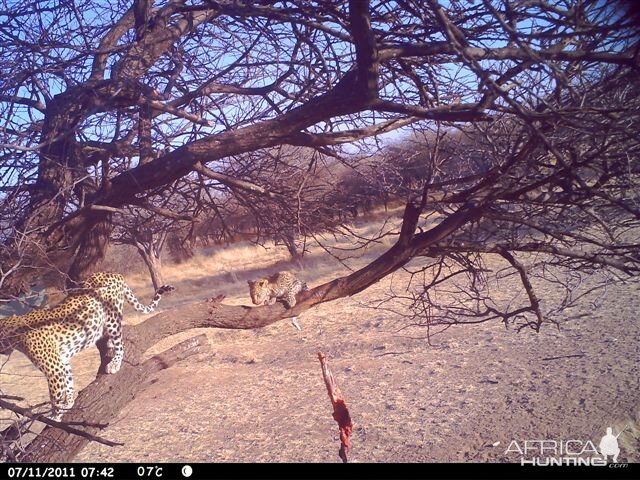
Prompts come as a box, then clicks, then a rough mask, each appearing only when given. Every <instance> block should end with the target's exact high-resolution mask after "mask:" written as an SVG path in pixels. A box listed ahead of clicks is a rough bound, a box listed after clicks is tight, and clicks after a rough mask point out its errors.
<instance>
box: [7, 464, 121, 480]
mask: <svg viewBox="0 0 640 480" xmlns="http://www.w3.org/2000/svg"><path fill="white" fill-rule="evenodd" d="M7 477H8V478H115V469H114V468H113V467H45V466H41V467H9V468H8V469H7Z"/></svg>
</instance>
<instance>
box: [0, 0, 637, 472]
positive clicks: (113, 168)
mask: <svg viewBox="0 0 640 480" xmlns="http://www.w3.org/2000/svg"><path fill="white" fill-rule="evenodd" d="M445 5H446V6H445ZM445 5H441V4H440V3H439V2H438V1H437V0H427V1H413V0H372V1H364V0H363V1H358V0H351V1H343V2H334V1H320V0H318V1H315V2H307V1H301V0H300V1H298V0H283V1H280V2H272V1H258V0H256V1H253V2H244V3H238V2H214V1H206V0H193V1H184V0H169V1H165V2H158V3H157V4H155V3H154V2H151V1H148V0H147V1H144V0H142V1H141V0H138V1H134V2H132V4H124V3H122V2H120V3H118V2H116V3H108V4H97V5H96V3H95V2H88V1H87V2H84V1H68V0H61V1H59V2H50V3H49V2H29V1H27V2H20V3H15V4H11V5H10V9H8V10H6V11H4V12H2V17H0V35H2V42H1V45H2V46H1V47H0V48H1V53H0V64H1V65H2V68H3V71H11V72H12V75H11V76H4V77H3V78H2V80H1V83H0V108H1V109H2V110H1V111H2V118H3V128H2V131H1V132H0V135H2V138H3V139H2V145H1V148H2V153H1V155H2V157H1V158H2V165H1V167H0V168H2V185H0V188H1V189H2V190H1V195H2V196H1V197H0V201H1V202H2V205H1V208H0V229H1V234H2V255H1V257H0V267H1V269H2V270H1V271H0V274H1V277H0V281H1V282H2V283H1V284H0V286H1V288H2V293H3V294H5V295H7V296H8V295H14V294H16V293H17V292H19V291H21V290H23V289H25V288H27V287H28V285H29V283H30V282H31V280H32V279H33V278H35V277H36V276H40V275H42V274H43V272H62V273H64V274H68V275H69V277H70V278H71V279H75V278H81V277H82V276H83V275H84V274H86V273H87V272H88V271H90V269H91V266H93V265H94V264H96V262H97V260H99V259H100V257H101V256H102V255H103V253H104V249H105V247H106V245H107V243H108V241H109V238H110V236H111V234H112V230H113V228H114V227H113V221H112V216H113V215H114V209H121V208H123V207H126V206H129V205H133V206H136V207H141V208H146V207H145V205H147V206H149V205H157V204H159V202H158V201H157V200H158V199H159V198H164V197H166V196H167V195H170V194H173V192H175V191H176V189H175V188H174V187H175V186H176V185H177V184H178V183H179V182H192V184H193V182H195V183H196V184H197V185H205V183H203V182H201V180H202V179H203V177H206V178H207V179H208V180H207V182H208V183H207V187H206V189H207V191H210V190H211V189H218V190H221V191H223V192H225V193H226V194H228V195H229V196H228V197H224V198H233V199H234V200H235V201H237V202H240V203H241V202H242V201H243V199H244V200H246V198H249V197H247V196H246V195H247V192H253V193H252V195H257V196H258V197H259V198H260V201H261V202H263V205H264V208H269V205H270V203H269V202H271V201H275V200H274V199H275V198H276V197H278V193H280V192H279V191H278V185H279V184H278V181H279V180H280V179H282V177H281V176H278V175H277V174H276V175H273V174H272V173H269V174H268V175H267V174H266V173H265V174H263V173H262V172H266V171H265V170H260V169H257V171H252V170H251V169H250V168H249V169H247V168H239V167H240V166H241V164H240V162H241V161H243V160H242V159H246V158H251V157H250V156H249V157H247V156H246V155H248V154H251V153H252V152H263V153H264V152H267V151H269V149H273V148H275V147H278V146H281V145H293V146H306V147H310V148H313V149H316V150H317V151H319V152H320V153H322V154H325V155H329V156H332V157H334V158H336V157H338V158H341V159H344V158H345V155H344V153H345V152H344V151H341V145H346V144H350V145H352V144H354V142H358V141H360V144H359V146H360V147H361V148H363V149H366V148H371V147H372V146H374V145H375V142H369V143H367V142H366V140H367V139H374V140H375V138H376V137H377V136H379V135H381V134H384V133H388V132H390V131H392V130H397V129H401V128H405V129H406V128H415V129H432V130H434V131H436V132H442V131H443V130H452V129H458V130H460V131H461V132H462V134H463V135H465V136H467V137H468V138H469V142H468V143H466V144H465V148H460V149H458V150H457V151H456V154H455V155H441V154H440V152H439V148H440V147H438V144H437V143H438V142H436V145H432V147H433V150H432V151H431V154H429V155H424V156H422V157H421V158H423V159H424V162H427V165H426V166H425V168H424V169H423V170H422V171H423V172H424V176H423V178H421V179H419V181H412V182H411V183H410V185H408V186H407V188H406V189H405V191H404V193H403V194H404V196H405V201H406V205H405V209H404V213H403V219H402V226H401V228H400V230H399V231H398V232H396V235H397V241H396V243H395V244H394V245H393V246H392V247H391V248H390V249H389V250H388V251H387V252H385V253H384V254H382V255H381V256H380V257H379V258H377V259H376V260H374V261H373V262H372V263H370V264H369V265H367V266H365V267H363V268H362V269H360V270H357V271H355V272H353V273H352V274H350V275H348V276H345V277H341V278H336V279H335V280H333V281H331V282H328V283H326V284H324V285H320V286H317V287H315V288H313V289H311V290H310V291H309V292H304V293H303V294H301V295H300V296H299V302H298V304H297V305H296V307H295V308H294V309H291V310H288V311H286V310H285V309H284V307H283V306H282V305H273V306H265V307H259V308H248V307H237V306H234V307H232V306H226V305H221V304H219V302H204V303H199V304H194V305H187V306H183V307H180V312H179V315H177V314H176V312H172V313H171V315H159V316H156V317H154V318H152V319H150V320H147V321H146V322H143V323H141V324H139V325H136V326H132V327H128V328H126V329H125V342H126V344H127V348H126V355H127V357H128V360H129V361H127V362H125V367H123V372H122V373H120V374H118V375H115V376H104V377H102V376H101V377H99V379H98V380H97V381H96V382H94V383H93V384H92V385H91V386H90V387H89V388H87V389H86V390H84V391H83V392H82V393H81V395H80V397H79V398H78V400H77V402H76V405H77V406H78V407H80V408H78V410H77V411H75V412H72V413H70V414H69V415H68V416H67V417H66V418H65V420H81V421H85V422H88V423H90V424H97V423H101V422H107V421H108V420H109V419H110V418H112V417H113V416H114V415H115V414H117V412H118V410H119V409H120V408H122V406H124V405H125V404H126V403H127V402H128V401H129V399H130V398H132V396H133V395H132V393H135V391H136V390H137V389H139V388H142V386H143V385H144V382H142V381H141V379H144V378H148V376H149V372H150V371H153V370H154V369H159V368H166V366H167V365H169V364H171V361H175V359H176V358H180V356H181V355H185V354H186V353H185V352H189V351H192V350H193V349H194V348H200V347H198V346H197V345H198V342H196V341H193V342H192V343H190V344H187V345H186V346H184V347H183V348H182V350H180V349H178V350H177V351H172V352H167V353H166V354H165V355H164V356H161V357H158V358H154V359H151V360H149V361H148V362H145V363H143V364H140V362H139V360H140V359H141V358H142V355H143V353H144V351H146V350H147V349H148V347H150V346H151V345H153V344H154V343H156V342H157V341H158V340H160V339H161V338H163V337H164V336H166V335H170V334H172V333H176V332H178V331H182V330H185V329H187V328H193V327H196V326H208V327H220V328H256V327H259V326H264V325H267V324H269V323H272V322H274V321H277V320H279V319H282V318H286V317H290V316H294V315H299V314H300V313H301V312H303V311H305V310H306V309H309V308H311V307H313V306H314V305H316V304H318V303H320V302H326V301H330V300H334V299H336V298H340V297H344V296H346V295H353V294H355V293H358V292H360V291H362V290H364V289H366V288H367V287H368V286H370V285H372V284H373V283H375V282H377V281H379V280H380V279H381V278H383V277H385V276H386V275H389V274H390V273H392V272H394V271H396V270H398V269H399V268H402V267H404V266H406V265H407V263H408V262H409V261H411V260H415V261H417V262H419V264H420V266H419V267H418V269H417V270H414V273H416V274H423V278H422V282H421V283H420V288H419V289H418V290H417V291H413V293H412V294H411V295H410V296H409V297H408V300H409V301H410V302H411V303H412V305H413V306H414V307H415V309H416V312H417V313H418V314H421V315H424V316H426V317H427V320H428V322H436V323H440V324H442V323H445V324H446V323H447V322H460V321H463V322H464V321H468V322H478V321H487V320H491V319H495V318H497V319H501V320H502V321H505V322H512V321H520V322H521V325H525V326H526V325H528V326H531V327H533V328H535V329H538V328H540V326H541V325H542V324H543V323H544V322H545V321H546V319H547V318H548V316H549V315H551V316H552V314H553V313H554V312H553V311H548V312H547V311H544V310H543V308H542V306H541V301H540V299H539V298H538V296H537V295H536V291H535V288H534V286H533V283H534V282H532V278H531V277H532V275H539V276H541V277H542V278H543V279H544V278H547V279H551V280H552V281H556V279H557V278H558V276H557V271H563V272H565V273H567V274H568V275H581V274H583V273H587V274H588V273H591V272H592V271H594V270H601V271H603V272H605V273H607V274H608V276H606V280H605V283H606V282H609V281H616V280H628V279H633V278H636V277H637V274H638V271H639V269H640V246H639V245H638V243H637V235H635V234H634V232H637V228H638V222H639V220H640V208H639V206H638V201H639V199H638V196H637V195H638V191H640V190H639V189H638V178H639V177H638V174H639V173H640V172H639V163H638V149H639V142H638V138H637V131H638V127H639V125H638V120H639V116H638V114H639V110H640V109H639V100H638V98H639V97H638V93H639V88H638V80H637V78H638V46H639V45H638V28H637V27H636V25H635V23H634V18H633V16H632V15H627V14H626V11H625V10H624V9H622V8H621V4H617V3H613V4H605V2H600V1H597V0H570V1H569V0H546V1H537V2H519V1H510V0H483V1H481V2H475V3H474V4H473V5H471V4H467V3H463V2H459V1H450V2H447V3H446V4H445ZM436 137H437V136H436ZM351 148H353V147H351ZM363 151H364V150H363ZM311 161H312V160H311ZM343 161H345V160H343ZM444 163H448V164H450V165H449V167H451V168H449V167H447V168H444ZM454 163H455V165H454ZM230 165H231V167H230ZM233 167H236V168H233ZM275 168H276V169H277V168H278V165H277V162H276V165H275ZM354 168H358V166H357V165H355V166H354ZM276 171H278V170H276ZM199 188H203V189H204V188H205V187H199ZM443 190H446V192H445V193H444V194H442V193H441V194H439V195H435V196H434V195H433V194H434V192H442V191H443ZM198 191H201V192H202V191H203V190H198ZM243 196H244V197H243ZM258 197H256V198H258ZM211 198H212V199H213V202H212V205H215V204H216V202H218V201H220V198H221V197H219V196H214V195H212V197H211ZM280 200H281V198H280ZM225 201H226V200H225ZM301 204H304V202H302V203H301ZM305 208H310V207H309V205H306V207H305ZM434 212H435V213H434ZM257 213H258V214H259V213H260V212H259V211H257ZM426 222H428V223H426ZM532 252H533V253H536V254H537V255H538V256H537V258H538V259H543V260H540V262H541V264H542V267H544V268H541V269H540V270H538V271H537V272H535V271H534V270H532V269H531V268H529V266H528V265H526V264H525V260H523V259H526V255H527V254H529V253H532ZM486 254H492V255H499V256H501V257H502V258H503V259H504V261H505V262H506V263H507V264H508V269H509V270H510V272H511V273H512V274H514V275H516V276H517V278H518V279H519V280H520V282H521V284H522V288H523V289H524V291H525V292H526V297H525V302H524V303H523V304H522V305H518V306H515V307H514V306H507V307H504V306H501V305H497V304H495V303H492V302H491V298H490V297H488V296H487V295H486V292H485V291H483V289H482V281H481V280H482V276H483V275H484V273H485V269H484V268H483V265H482V258H483V255H486ZM412 265H413V264H412ZM545 276H546V277H545ZM458 279H466V280H467V281H466V283H465V282H457V280H458ZM446 282H453V284H454V285H455V286H456V288H458V290H459V292H460V293H461V295H465V296H464V297H463V296H461V297H460V298H461V299H462V300H460V302H459V303H458V304H455V305H438V303H437V299H435V298H433V296H432V295H431V294H432V293H433V292H434V291H435V289H437V288H440V287H441V286H442V285H443V284H445V283H446ZM573 285H574V284H573V283H572V282H570V281H566V282H564V286H565V288H567V289H568V290H570V289H571V288H573ZM573 299H575V297H572V296H569V297H568V299H567V301H566V302H564V305H560V306H559V307H563V306H567V305H569V304H570V303H571V301H573ZM101 353H102V354H103V355H102V367H101V371H104V366H105V365H106V363H107V362H108V360H109V359H108V358H106V349H104V348H101ZM171 359H173V360H171ZM114 377H115V378H114ZM107 392H108V393H107ZM103 398H109V402H108V403H106V402H104V401H98V400H99V399H103ZM90 430H91V429H90ZM93 431H95V429H93ZM83 441H86V440H83V439H81V438H79V437H74V436H69V435H68V434H66V433H65V432H61V431H58V430H55V429H46V430H45V431H44V432H43V434H41V435H40V436H39V437H38V439H36V441H34V442H33V443H32V444H31V445H30V446H29V449H28V451H27V452H26V453H25V454H24V455H23V456H22V458H23V459H26V460H68V459H69V458H72V457H73V455H74V454H75V452H77V450H78V449H79V448H81V446H82V442H83Z"/></svg>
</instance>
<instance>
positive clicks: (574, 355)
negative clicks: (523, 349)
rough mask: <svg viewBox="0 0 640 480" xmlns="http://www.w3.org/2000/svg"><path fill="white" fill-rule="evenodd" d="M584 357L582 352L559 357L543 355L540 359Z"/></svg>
mask: <svg viewBox="0 0 640 480" xmlns="http://www.w3.org/2000/svg"><path fill="white" fill-rule="evenodd" d="M580 357H584V353H574V354H573V355H560V356H559V357H544V358H543V359H542V361H543V362H545V361H547V360H559V359H561V358H580Z"/></svg>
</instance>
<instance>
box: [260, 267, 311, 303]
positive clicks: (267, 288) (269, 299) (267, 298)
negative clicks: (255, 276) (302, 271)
mask: <svg viewBox="0 0 640 480" xmlns="http://www.w3.org/2000/svg"><path fill="white" fill-rule="evenodd" d="M247 283H248V284H249V294H250V295H251V301H253V303H254V304H255V305H273V304H274V303H276V300H278V299H282V300H283V301H284V304H285V305H286V307H287V308H293V307H295V306H296V295H297V294H298V293H300V292H302V291H305V290H309V288H308V287H307V284H306V283H305V282H303V281H302V280H300V279H298V278H297V277H296V276H295V275H294V274H293V273H291V272H278V273H276V274H274V275H271V276H270V277H268V278H261V279H259V280H255V281H253V280H249V281H248V282H247Z"/></svg>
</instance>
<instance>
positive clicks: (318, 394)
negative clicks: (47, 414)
mask: <svg viewBox="0 0 640 480" xmlns="http://www.w3.org/2000/svg"><path fill="white" fill-rule="evenodd" d="M338 273H340V271H339V269H337V267H336V268H328V267H324V268H320V267H319V268H317V269H313V268H312V267H311V266H307V268H306V269H305V270H304V271H302V272H301V273H300V275H301V276H302V277H304V278H305V279H306V280H307V281H308V282H309V283H310V285H312V286H313V285H315V284H317V283H319V282H321V281H325V280H328V279H330V278H333V277H334V276H335V275H336V274H338ZM175 276H176V279H177V280H176V281H175V282H174V281H173V279H171V278H170V280H171V281H172V283H175V285H176V287H177V288H178V289H177V291H176V292H174V293H173V294H172V296H171V297H170V298H169V297H167V299H166V303H164V306H165V307H166V308H169V307H171V305H176V304H180V303H183V302H187V301H191V300H193V299H195V298H197V297H202V298H204V297H208V296H211V295H213V294H215V293H226V294H227V295H228V299H227V300H226V301H227V302H229V303H244V304H249V303H250V302H249V299H248V295H247V292H246V291H245V290H246V283H245V279H244V278H243V277H242V276H240V278H239V279H237V281H228V282H224V284H223V282H220V281H219V280H220V279H219V278H217V279H214V278H213V277H207V276H206V275H204V276H202V277H201V278H200V279H199V280H197V281H195V280H192V281H191V283H189V282H188V281H187V280H186V279H182V280H181V279H180V278H178V276H177V274H176V275H175ZM404 277H406V274H405V273H397V274H395V275H393V276H392V277H388V278H386V279H384V280H383V281H381V282H379V283H378V284H376V285H374V286H373V287H371V288H369V289H367V290H366V291H364V292H362V293H361V294H359V295H356V296H354V297H351V298H344V299H340V300H338V301H335V302H331V303H326V304H322V305H320V306H318V307H317V308H314V309H312V310H310V311H308V312H306V313H304V314H303V315H301V317H300V319H299V323H300V326H301V327H302V330H301V331H298V330H296V329H295V328H294V327H293V326H292V325H291V324H290V323H289V322H288V321H282V322H279V323H277V324H275V325H272V326H269V327H267V328H263V329H259V330H254V331H222V330H193V331H190V332H185V333H184V334H181V335H179V336H176V337H174V338H171V339H168V340H167V341H166V342H163V344H162V345H158V346H156V348H155V349H154V352H159V351H162V350H163V349H164V348H166V347H168V346H170V345H172V344H174V343H176V342H177V341H180V340H183V339H186V338H188V337H190V336H193V335H195V334H197V333H202V332H206V333H207V335H208V337H209V338H210V340H211V342H212V345H213V348H212V352H211V353H210V354H207V355H201V356H198V357H191V358H189V359H187V360H185V361H183V362H181V363H180V364H178V365H177V366H174V367H172V368H169V369H168V370H165V371H163V372H161V373H160V374H159V375H157V377H156V378H154V379H153V381H154V383H153V384H152V385H151V386H150V387H149V388H147V389H146V390H144V391H143V392H142V393H141V394H140V395H139V396H138V397H137V398H135V399H134V400H133V401H132V402H131V403H130V404H129V405H128V406H127V407H126V408H125V409H124V410H123V411H122V412H121V413H120V415H119V416H118V418H117V419H116V420H115V421H113V422H112V423H111V425H110V426H109V427H108V428H107V429H106V430H105V431H103V432H102V436H104V437H106V438H108V439H111V440H116V441H119V442H123V443H124V444H125V445H124V446H121V447H107V446H104V445H100V444H97V443H93V444H90V445H89V446H87V447H86V448H85V449H84V450H83V451H82V452H81V453H80V455H79V456H78V457H77V458H76V460H77V461H79V462H182V461H189V462H339V461H340V459H339V458H338V455H337V452H338V448H339V439H338V430H337V426H336V423H335V422H334V420H333V419H332V417H331V413H332V412H331V406H330V402H329V399H328V397H327V392H326V390H325V386H324V383H323V380H322V377H321V373H320V366H319V362H318V359H317V352H318V351H323V352H325V353H326V354H327V357H328V360H329V363H330V366H331V368H332V370H333V372H334V375H335V377H336V379H337V381H338V383H339V385H340V387H341V389H342V391H343V393H344V395H345V397H346V401H347V403H348V405H349V407H350V411H351V416H352V419H353V422H354V432H353V437H352V451H351V459H352V460H353V461H356V462H472V461H473V462H476V461H480V462H484V461H488V462H519V461H520V456H519V455H517V454H515V453H513V452H510V453H505V450H506V449H507V448H508V447H509V445H510V444H511V442H512V441H513V440H516V441H517V442H524V440H546V439H548V440H557V441H560V440H569V439H581V440H583V441H586V440H591V441H592V442H593V443H594V445H596V446H597V445H598V442H599V441H600V439H601V437H602V436H603V435H604V434H605V430H606V428H607V427H613V430H614V433H616V434H617V433H618V432H619V431H620V430H623V429H625V427H626V429H625V430H624V431H623V432H622V434H621V435H620V437H619V439H618V440H619V444H620V447H621V454H620V458H619V461H632V462H633V461H634V462H638V461H640V454H639V453H638V451H639V448H638V447H640V436H639V433H638V432H639V430H638V423H640V388H639V387H640V385H639V383H640V371H639V368H638V360H639V359H640V324H639V323H638V319H637V314H638V311H640V293H639V292H638V291H637V290H636V289H635V288H634V287H633V286H630V285H629V286H624V285H622V286H617V287H615V288H614V289H610V290H608V291H607V292H606V295H603V296H601V298H600V306H599V308H597V309H595V310H592V306H591V305H590V304H589V303H585V305H584V307H583V311H582V312H578V311H574V312H573V313H574V314H575V315H574V316H575V317H578V318H576V319H574V320H571V321H568V322H567V323H564V324H563V325H562V327H561V328H560V329H556V328H555V327H553V326H551V325H548V326H546V327H544V328H543V329H542V331H541V332H540V333H538V334H536V333H535V332H533V331H531V330H524V331H522V332H520V333H516V331H515V330H514V329H507V328H505V327H504V325H502V324H501V323H499V322H494V323H488V324H481V325H477V326H465V327H453V328H450V329H448V330H447V331H446V332H443V333H441V334H439V335H438V336H436V337H434V338H432V341H431V343H432V345H429V344H428V342H427V341H426V340H425V339H424V336H425V334H426V332H425V331H424V329H423V328H416V327H413V328H407V329H402V328H401V327H403V326H405V325H406V320H404V319H401V318H399V317H398V316H397V315H394V314H392V313H389V312H385V311H378V310H375V309H372V308H369V307H367V306H366V303H367V302H368V300H370V299H371V298H375V297H379V296H382V295H383V294H384V293H385V292H388V291H389V289H390V287H391V285H398V284H399V283H400V282H402V281H403V280H406V278H404ZM547 288H548V290H546V291H545V290H543V291H542V292H539V293H541V294H542V295H541V296H543V297H545V298H550V297H553V295H554V292H553V290H551V289H550V287H547ZM134 290H136V292H139V291H140V288H137V289H136V288H134ZM181 291H182V292H184V294H180V292H181ZM148 292H150V290H148V291H147V292H146V293H148ZM147 296H148V295H147ZM142 298H146V297H144V295H142ZM164 301H165V300H163V302H164ZM580 313H587V315H585V316H580ZM128 318H129V321H140V320H141V318H138V317H135V316H133V315H131V314H129V317H128ZM125 348H126V347H125ZM154 352H149V353H150V354H152V353H154ZM73 365H74V372H75V376H76V383H77V385H78V387H79V388H82V387H83V386H84V385H86V384H87V383H89V382H90V381H92V379H93V378H94V376H95V371H96V369H97V365H98V357H97V352H96V350H95V349H90V350H88V351H86V352H83V353H81V354H80V355H78V356H77V357H76V358H75V359H74V363H73ZM25 379H26V381H25ZM0 381H1V382H2V390H3V392H4V393H10V394H16V395H24V396H26V397H27V398H29V400H30V401H31V402H32V403H36V402H38V401H45V400H46V399H47V394H46V383H45V382H44V379H43V378H42V376H41V375H40V374H39V372H37V370H35V369H34V368H33V367H32V366H31V365H30V364H29V362H28V361H27V360H26V359H25V358H24V357H22V356H21V355H20V354H17V353H15V354H13V355H12V357H11V359H10V361H9V363H8V364H7V365H5V366H4V368H3V369H2V371H1V373H0Z"/></svg>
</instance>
